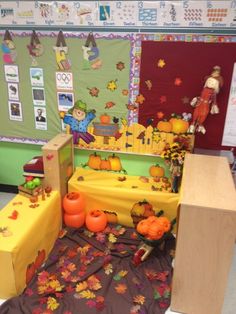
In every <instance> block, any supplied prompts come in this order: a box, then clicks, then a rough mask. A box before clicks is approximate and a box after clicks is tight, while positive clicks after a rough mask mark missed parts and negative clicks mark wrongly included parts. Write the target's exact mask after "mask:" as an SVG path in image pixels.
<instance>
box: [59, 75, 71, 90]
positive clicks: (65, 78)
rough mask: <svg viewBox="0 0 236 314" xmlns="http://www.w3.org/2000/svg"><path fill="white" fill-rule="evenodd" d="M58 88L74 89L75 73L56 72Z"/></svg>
mask: <svg viewBox="0 0 236 314" xmlns="http://www.w3.org/2000/svg"><path fill="white" fill-rule="evenodd" d="M56 87H57V89H63V90H73V73H72V72H56Z"/></svg>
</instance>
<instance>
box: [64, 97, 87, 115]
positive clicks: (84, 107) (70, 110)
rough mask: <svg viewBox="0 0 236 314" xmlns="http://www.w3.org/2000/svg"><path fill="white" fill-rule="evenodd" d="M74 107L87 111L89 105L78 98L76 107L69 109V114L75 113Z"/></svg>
mask: <svg viewBox="0 0 236 314" xmlns="http://www.w3.org/2000/svg"><path fill="white" fill-rule="evenodd" d="M74 109H80V110H81V111H84V112H85V113H86V112H87V105H86V103H84V102H82V100H77V101H76V102H75V104H74V107H72V108H71V109H69V110H68V113H69V114H72V113H73V110H74Z"/></svg>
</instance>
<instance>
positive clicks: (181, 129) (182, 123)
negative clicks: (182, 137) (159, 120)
mask: <svg viewBox="0 0 236 314" xmlns="http://www.w3.org/2000/svg"><path fill="white" fill-rule="evenodd" d="M169 122H170V123H171V125H172V132H173V133H176V134H183V133H186V132H187V131H188V128H189V122H188V121H186V120H182V119H178V118H171V119H170V121H169Z"/></svg>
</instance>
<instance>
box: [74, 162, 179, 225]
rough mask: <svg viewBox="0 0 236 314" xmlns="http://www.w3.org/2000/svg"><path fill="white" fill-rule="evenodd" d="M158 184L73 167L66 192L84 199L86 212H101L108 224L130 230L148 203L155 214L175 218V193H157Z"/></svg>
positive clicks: (177, 196)
mask: <svg viewBox="0 0 236 314" xmlns="http://www.w3.org/2000/svg"><path fill="white" fill-rule="evenodd" d="M161 184H162V183H161V182H160V183H155V182H153V179H152V178H150V179H149V182H143V181H142V180H140V177H138V176H129V175H123V174H120V173H114V172H108V171H95V170H92V169H84V168H77V169H76V171H75V172H74V174H73V176H72V177H71V179H70V180H69V182H68V190H69V192H73V191H78V192H80V193H82V194H83V195H84V196H85V200H86V210H90V209H100V210H104V211H105V212H106V213H107V214H108V218H109V221H110V222H116V223H117V222H118V223H120V224H122V225H125V226H131V227H132V226H133V223H134V221H135V219H136V218H137V216H139V215H142V213H143V211H144V210H148V204H151V205H152V207H153V210H154V211H155V212H157V211H159V210H160V209H162V210H164V212H165V215H166V216H167V217H168V218H170V219H173V218H175V217H176V212H177V206H178V200H179V194H174V193H170V192H167V191H163V192H160V191H157V190H156V188H157V187H158V185H159V186H160V185H161ZM145 202H146V203H145ZM145 208H146V209H145ZM149 209H150V206H149Z"/></svg>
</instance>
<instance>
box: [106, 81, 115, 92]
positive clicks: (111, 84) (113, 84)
mask: <svg viewBox="0 0 236 314" xmlns="http://www.w3.org/2000/svg"><path fill="white" fill-rule="evenodd" d="M116 82H117V80H112V81H110V82H108V83H107V89H109V90H110V91H112V92H113V91H114V90H116V89H117V84H116Z"/></svg>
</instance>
